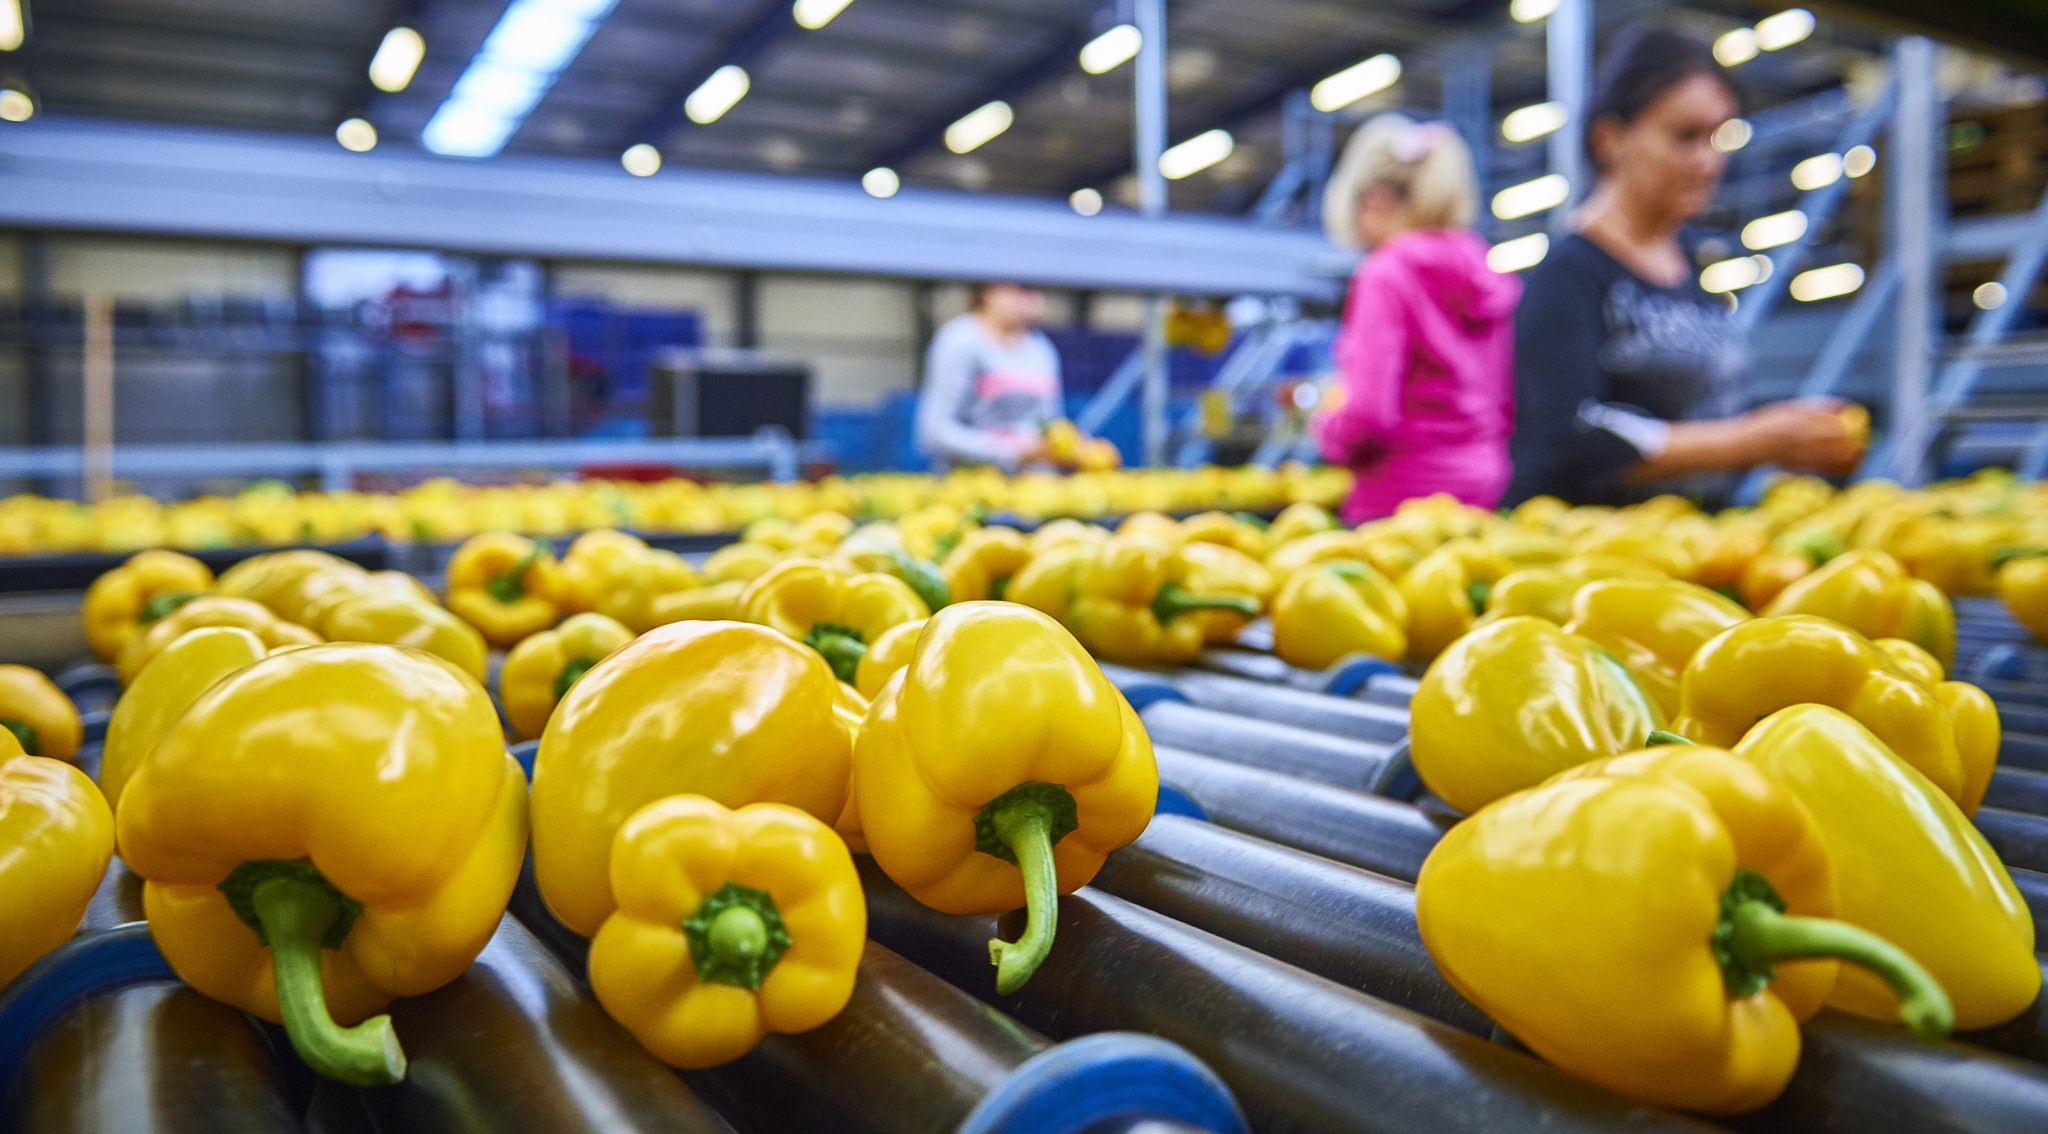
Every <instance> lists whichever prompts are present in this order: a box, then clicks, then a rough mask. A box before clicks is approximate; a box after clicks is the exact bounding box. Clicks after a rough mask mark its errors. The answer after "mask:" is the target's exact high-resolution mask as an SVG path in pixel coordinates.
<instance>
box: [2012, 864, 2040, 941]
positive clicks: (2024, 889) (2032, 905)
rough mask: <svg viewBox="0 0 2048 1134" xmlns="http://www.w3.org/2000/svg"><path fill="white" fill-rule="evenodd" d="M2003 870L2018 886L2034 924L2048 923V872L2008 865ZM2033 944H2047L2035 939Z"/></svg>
mask: <svg viewBox="0 0 2048 1134" xmlns="http://www.w3.org/2000/svg"><path fill="white" fill-rule="evenodd" d="M2005 872H2006V874H2007V875H2009V876H2010V877H2011V878H2012V884H2013V885H2014V886H2016V887H2018V888H2019V891H2020V897H2021V898H2022V899H2024V900H2025V901H2026V903H2027V909H2028V911H2029V912H2031V913H2032V914H2033V915H2034V924H2035V925H2036V926H2042V925H2048V874H2043V873H2041V872H2040V871H2037V870H2028V869H2027V868H2026V867H2023V866H2012V865H2008V866H2006V868H2005ZM2035 944H2036V945H2037V946H2038V945H2041V944H2048V942H2041V941H2036V942H2035Z"/></svg>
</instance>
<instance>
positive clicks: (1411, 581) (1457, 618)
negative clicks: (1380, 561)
mask: <svg viewBox="0 0 2048 1134" xmlns="http://www.w3.org/2000/svg"><path fill="white" fill-rule="evenodd" d="M1511 570H1513V568H1512V566H1511V565H1510V564H1509V563H1508V561H1507V560H1506V559H1503V558H1502V557H1501V556H1500V554H1499V553H1498V552H1496V551H1494V550H1493V549H1492V548H1490V547H1488V546H1486V545H1485V544H1483V543H1480V542H1478V541H1477V540H1453V541H1452V542H1450V543H1447V544H1445V545H1443V546H1442V547H1439V548H1437V549H1436V550H1435V551H1432V552H1430V553H1429V554H1428V555H1425V556H1423V557H1422V562H1420V563H1417V564H1416V565H1415V566H1414V567H1412V568H1410V569H1409V571H1408V573H1407V574H1406V575H1403V576H1401V580H1400V587H1401V597H1402V598H1403V599H1405V600H1407V603H1408V655H1409V656H1410V657H1412V658H1414V659H1415V660H1417V661H1428V660H1429V659H1431V658H1433V657H1435V656H1437V655H1438V654H1440V653H1442V652H1443V651H1444V647H1446V646H1448V645H1450V644H1451V642H1452V641H1453V640H1455V639H1456V638H1457V637H1458V636H1459V635H1460V634H1463V633H1465V632H1466V631H1467V630H1470V629H1472V624H1473V623H1474V622H1476V621H1478V619H1479V613H1480V611H1482V610H1484V609H1485V608H1486V604H1487V599H1488V597H1489V596H1490V595H1491V594H1492V592H1493V584H1495V583H1497V582H1499V581H1500V580H1501V578H1502V577H1503V576H1505V575H1507V574H1508V573H1509V572H1510V571H1511Z"/></svg>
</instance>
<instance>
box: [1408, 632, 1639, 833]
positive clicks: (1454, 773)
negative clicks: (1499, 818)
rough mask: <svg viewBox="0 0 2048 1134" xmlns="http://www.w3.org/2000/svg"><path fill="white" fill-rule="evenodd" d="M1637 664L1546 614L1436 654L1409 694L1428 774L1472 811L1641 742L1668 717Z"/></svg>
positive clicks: (1419, 760)
mask: <svg viewBox="0 0 2048 1134" xmlns="http://www.w3.org/2000/svg"><path fill="white" fill-rule="evenodd" d="M1663 723H1664V722H1663V716H1662V714H1660V713H1659V712H1658V711H1657V704H1656V702H1654V701H1652V700H1650V698H1649V696H1648V695H1647V694H1645V693H1644V692H1643V690H1642V687H1641V686H1639V685H1638V684H1636V679H1635V677H1634V676H1633V675H1631V674H1630V673H1629V671H1628V668H1627V667H1626V666H1624V665H1622V664H1621V663H1620V662H1618V661H1616V660H1615V659H1614V656H1613V655H1612V654H1609V653H1608V652H1607V651H1605V650H1603V649H1601V648H1600V647H1599V646H1596V645H1594V644H1593V643H1592V642H1590V641H1587V640H1586V639H1584V638H1581V637H1578V636H1576V635H1573V634H1567V633H1565V632H1564V631H1563V630H1560V629H1558V628H1557V626H1556V625H1555V624H1553V623H1550V622H1545V621H1544V620H1543V619H1540V618H1531V617H1515V618H1504V619H1502V620H1500V621H1499V622H1494V623H1490V624H1488V625H1486V626H1481V627H1479V628H1477V629H1475V630H1473V631H1472V632H1471V633H1470V634H1467V635H1465V636H1464V637H1462V638H1460V639H1458V640H1457V641H1456V642H1453V643H1452V644H1451V647H1450V648H1449V649H1447V650H1445V651H1444V652H1443V653H1442V654H1441V655H1439V656H1438V657H1437V659H1436V661H1435V662H1433V663H1431V665H1430V667H1429V670H1428V671H1427V672H1425V673H1424V674H1423V675H1422V681H1421V682H1420V684H1418V685H1417V687H1416V690H1415V697H1414V699H1413V700H1412V701H1411V702H1410V703H1409V724H1408V745H1409V748H1408V751H1409V758H1410V759H1411V760H1413V761H1414V763H1415V771H1416V773H1417V774H1418V775H1420V776H1421V777H1422V782H1423V783H1424V784H1425V785H1427V786H1428V787H1429V790H1431V791H1433V792H1435V793H1436V794H1437V795H1438V796H1439V797H1441V798H1442V799H1443V800H1444V802H1446V803H1449V804H1450V805H1451V806H1452V807H1455V808H1457V809H1458V810H1460V811H1463V812H1465V813H1466V814H1468V815H1469V814H1471V813H1473V812H1475V811H1477V810H1479V809H1480V808H1481V807H1484V806H1486V805H1487V804H1489V803H1492V802H1493V801H1494V800H1496V799H1499V798H1500V797H1502V796H1504V795H1507V794H1509V793H1511V792H1517V791H1521V790H1522V789H1524V788H1529V787H1534V786H1536V785H1537V784H1540V783H1542V782H1543V781H1544V780H1546V779H1549V778H1550V777H1551V776H1552V775H1554V774H1556V773H1558V772H1561V771H1563V770H1564V769H1566V768H1571V767H1576V766H1577V765H1580V764H1584V763H1588V762H1590V761H1593V760H1602V759H1605V758H1607V757H1609V756H1614V755H1618V754H1619V753H1622V752H1627V751H1629V750H1631V749H1635V748H1640V747H1642V745H1643V742H1644V741H1646V740H1648V739H1649V736H1650V733H1651V732H1652V731H1654V730H1656V729H1658V728H1660V727H1662V726H1663Z"/></svg>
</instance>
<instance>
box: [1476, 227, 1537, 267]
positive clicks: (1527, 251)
mask: <svg viewBox="0 0 2048 1134" xmlns="http://www.w3.org/2000/svg"><path fill="white" fill-rule="evenodd" d="M1549 253H1550V237H1548V236H1546V235H1544V234H1543V233H1540V232H1532V233H1530V234H1529V235H1527V236H1517V237H1515V238H1514V239H1513V240H1503V241H1501V242H1500V243H1499V244H1496V245H1494V246H1493V247H1491V248H1489V249H1487V250H1486V266H1487V267H1489V268H1492V269H1493V270H1494V271H1496V272H1499V273H1500V274H1502V275H1507V274H1508V273H1510V272H1519V271H1521V270H1522V269H1524V268H1533V267H1535V266H1536V265H1538V264H1540V263H1542V262H1543V257H1544V256H1546V255H1548V254H1549Z"/></svg>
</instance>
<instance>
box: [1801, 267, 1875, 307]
mask: <svg viewBox="0 0 2048 1134" xmlns="http://www.w3.org/2000/svg"><path fill="white" fill-rule="evenodd" d="M1862 286H1863V269H1862V268H1860V267H1858V266H1857V265H1855V264H1830V265H1828V266H1827V267H1825V268H1812V269H1809V270H1807V271H1804V272H1801V273H1799V274H1798V275H1796V276H1793V277H1792V286H1791V287H1790V289H1789V290H1790V291H1791V292H1792V298H1794V299H1796V300H1799V301H1800V302H1801V303H1812V302H1814V301H1816V300H1821V299H1833V298H1835V297H1836V296H1841V295H1847V294H1849V293H1850V292H1852V291H1855V290H1856V289H1857V288H1859V287H1862Z"/></svg>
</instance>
